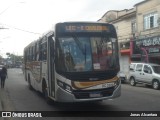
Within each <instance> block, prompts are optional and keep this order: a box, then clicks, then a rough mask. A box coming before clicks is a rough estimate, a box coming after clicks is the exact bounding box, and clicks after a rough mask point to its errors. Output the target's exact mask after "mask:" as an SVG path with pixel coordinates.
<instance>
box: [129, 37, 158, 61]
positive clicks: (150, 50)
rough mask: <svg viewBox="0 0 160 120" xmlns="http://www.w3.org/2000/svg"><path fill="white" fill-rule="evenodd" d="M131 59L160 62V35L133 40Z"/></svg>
mask: <svg viewBox="0 0 160 120" xmlns="http://www.w3.org/2000/svg"><path fill="white" fill-rule="evenodd" d="M130 45H131V61H141V62H149V63H157V64H160V36H154V37H148V38H144V39H139V40H134V41H131V44H130Z"/></svg>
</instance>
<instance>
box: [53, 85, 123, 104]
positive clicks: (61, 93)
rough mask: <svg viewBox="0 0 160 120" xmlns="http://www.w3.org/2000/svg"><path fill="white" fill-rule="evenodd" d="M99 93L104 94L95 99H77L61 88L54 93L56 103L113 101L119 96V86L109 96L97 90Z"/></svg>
mask: <svg viewBox="0 0 160 120" xmlns="http://www.w3.org/2000/svg"><path fill="white" fill-rule="evenodd" d="M99 91H100V92H103V93H104V94H103V96H102V97H95V98H90V97H87V96H85V97H77V96H76V94H75V93H73V94H71V93H69V92H67V91H65V90H63V89H62V88H60V87H58V89H57V93H56V101H58V102H85V101H98V100H105V99H114V98H117V97H119V96H120V95H121V84H119V85H118V86H117V87H116V88H115V89H114V91H112V93H110V94H105V90H103V91H101V90H99ZM81 93H82V92H81ZM83 93H84V94H87V92H86V93H85V91H83ZM74 94H75V95H74ZM75 96H76V97H75Z"/></svg>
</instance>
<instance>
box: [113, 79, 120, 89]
mask: <svg viewBox="0 0 160 120" xmlns="http://www.w3.org/2000/svg"><path fill="white" fill-rule="evenodd" d="M114 84H115V88H117V87H118V85H119V84H120V79H119V78H118V80H116V81H115V82H114Z"/></svg>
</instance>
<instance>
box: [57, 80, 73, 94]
mask: <svg viewBox="0 0 160 120" xmlns="http://www.w3.org/2000/svg"><path fill="white" fill-rule="evenodd" d="M57 84H58V86H59V87H61V88H62V89H63V90H65V91H67V92H70V93H71V92H72V88H71V86H70V85H68V84H66V83H64V82H62V81H60V80H57Z"/></svg>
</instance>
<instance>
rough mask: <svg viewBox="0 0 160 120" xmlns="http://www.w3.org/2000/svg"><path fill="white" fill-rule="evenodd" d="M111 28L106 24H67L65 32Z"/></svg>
mask: <svg viewBox="0 0 160 120" xmlns="http://www.w3.org/2000/svg"><path fill="white" fill-rule="evenodd" d="M107 31H109V28H108V27H107V26H104V25H66V26H65V32H107Z"/></svg>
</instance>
